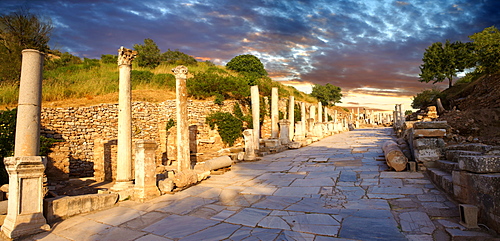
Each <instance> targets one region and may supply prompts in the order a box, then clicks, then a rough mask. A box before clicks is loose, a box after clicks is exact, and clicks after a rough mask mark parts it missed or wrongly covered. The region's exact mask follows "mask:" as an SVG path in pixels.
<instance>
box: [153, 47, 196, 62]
mask: <svg viewBox="0 0 500 241" xmlns="http://www.w3.org/2000/svg"><path fill="white" fill-rule="evenodd" d="M161 61H163V62H166V63H167V64H176V65H196V64H198V61H196V59H195V58H193V57H192V56H189V55H187V54H185V53H183V52H181V51H179V50H177V49H176V50H174V51H172V50H170V49H168V50H167V52H165V53H163V54H161Z"/></svg>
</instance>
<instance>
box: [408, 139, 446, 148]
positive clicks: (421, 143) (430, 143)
mask: <svg viewBox="0 0 500 241" xmlns="http://www.w3.org/2000/svg"><path fill="white" fill-rule="evenodd" d="M412 147H413V148H415V149H436V148H439V149H442V148H444V147H445V142H444V140H443V139H441V138H424V139H414V140H413V146H412Z"/></svg>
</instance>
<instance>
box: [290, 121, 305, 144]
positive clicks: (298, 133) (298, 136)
mask: <svg viewBox="0 0 500 241" xmlns="http://www.w3.org/2000/svg"><path fill="white" fill-rule="evenodd" d="M303 126H304V125H303V124H302V121H298V122H297V126H296V127H295V135H294V136H293V140H294V141H302V140H304V138H305V133H304V129H303Z"/></svg>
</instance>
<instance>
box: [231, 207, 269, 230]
mask: <svg viewBox="0 0 500 241" xmlns="http://www.w3.org/2000/svg"><path fill="white" fill-rule="evenodd" d="M269 213H271V211H269V210H262V209H256V208H244V209H242V210H241V211H240V212H238V213H236V214H234V215H233V216H231V217H230V218H228V219H226V220H225V222H228V223H233V224H241V225H245V226H250V227H255V225H257V223H259V222H260V221H261V220H262V219H264V218H265V217H266V216H267V215H269Z"/></svg>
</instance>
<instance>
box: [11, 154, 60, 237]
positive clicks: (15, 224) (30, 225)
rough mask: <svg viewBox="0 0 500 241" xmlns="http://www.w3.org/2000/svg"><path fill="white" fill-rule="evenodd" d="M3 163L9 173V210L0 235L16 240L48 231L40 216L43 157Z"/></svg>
mask: <svg viewBox="0 0 500 241" xmlns="http://www.w3.org/2000/svg"><path fill="white" fill-rule="evenodd" d="M4 163H5V168H6V169H7V172H8V173H9V201H8V206H9V208H8V213H7V217H6V218H5V221H4V223H3V225H2V232H3V233H4V234H5V235H6V236H7V237H9V238H13V239H15V238H18V237H21V236H25V235H30V234H35V233H39V232H42V231H48V230H49V229H50V227H49V225H48V224H47V223H46V221H45V218H44V216H43V195H44V194H43V180H42V178H43V171H44V170H45V165H44V163H46V160H45V157H41V156H24V157H6V158H5V160H4Z"/></svg>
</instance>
